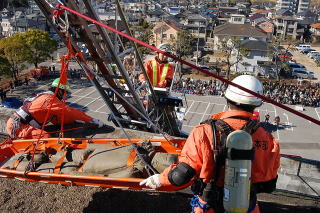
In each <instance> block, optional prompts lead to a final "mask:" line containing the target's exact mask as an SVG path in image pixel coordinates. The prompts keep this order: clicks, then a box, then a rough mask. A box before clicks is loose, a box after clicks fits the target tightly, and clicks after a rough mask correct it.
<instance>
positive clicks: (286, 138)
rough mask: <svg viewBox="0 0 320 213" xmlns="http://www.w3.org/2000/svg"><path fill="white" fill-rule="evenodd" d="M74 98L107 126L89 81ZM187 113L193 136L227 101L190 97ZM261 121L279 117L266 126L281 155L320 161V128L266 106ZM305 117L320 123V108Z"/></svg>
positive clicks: (40, 86)
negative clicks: (272, 123) (277, 124)
mask: <svg viewBox="0 0 320 213" xmlns="http://www.w3.org/2000/svg"><path fill="white" fill-rule="evenodd" d="M50 83H51V80H47V81H39V82H32V83H31V86H29V87H26V86H22V87H21V88H20V89H19V88H18V89H16V90H15V92H14V94H12V95H16V96H19V97H21V98H25V97H26V96H28V95H30V94H31V93H34V92H40V91H43V90H46V89H47V88H48V86H49V85H50ZM71 90H72V93H71V96H70V97H69V98H68V100H67V101H68V104H69V105H71V106H73V107H75V108H78V109H81V110H83V111H85V112H86V113H88V114H89V115H90V116H92V117H95V118H98V119H101V120H103V121H104V122H108V115H109V110H108V108H107V106H106V105H105V104H104V102H103V100H102V99H101V98H100V96H99V94H98V92H97V91H96V90H95V88H94V87H93V86H91V85H90V83H88V81H87V80H77V81H73V82H72V83H71ZM186 107H187V110H186V114H185V120H184V122H183V130H184V131H186V132H190V131H191V130H192V128H193V127H194V126H195V125H198V124H199V123H200V122H201V121H203V120H206V119H207V118H208V117H209V116H210V115H211V114H213V113H217V112H221V111H225V110H227V106H226V102H225V100H224V98H222V97H219V96H196V95H187V104H186ZM257 111H258V112H259V114H260V120H261V121H264V117H265V114H267V113H269V115H270V121H272V120H273V119H274V117H275V116H277V115H279V116H280V120H281V122H280V123H281V124H280V126H279V127H278V128H277V127H276V126H274V125H271V124H266V123H263V125H264V126H265V127H266V128H267V129H268V130H270V132H272V134H273V135H274V137H275V138H277V139H278V140H279V141H280V142H281V149H282V153H286V154H293V155H301V156H303V157H306V158H310V159H317V160H320V155H319V154H318V153H319V151H320V140H319V138H320V127H319V126H318V125H316V124H313V123H311V122H309V121H307V120H305V119H303V118H300V117H298V116H296V115H294V114H292V113H289V112H287V111H284V110H283V109H281V108H278V107H276V106H273V105H271V104H269V103H264V104H263V105H262V106H261V107H260V108H258V109H257ZM304 113H305V114H307V115H309V116H311V117H313V118H315V119H318V120H320V108H311V107H310V108H309V107H306V110H305V111H304Z"/></svg>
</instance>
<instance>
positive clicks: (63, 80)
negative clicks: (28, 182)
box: [25, 39, 75, 173]
mask: <svg viewBox="0 0 320 213" xmlns="http://www.w3.org/2000/svg"><path fill="white" fill-rule="evenodd" d="M74 55H75V53H74V51H73V49H72V45H71V40H70V39H68V54H67V55H66V56H62V58H61V71H60V81H59V83H58V86H57V87H56V89H55V91H54V96H55V97H57V94H58V91H59V87H60V85H61V84H63V85H65V87H66V86H67V78H68V74H67V72H68V66H69V59H70V58H71V57H74ZM53 100H54V98H52V99H51V100H50V105H49V108H48V110H47V113H46V116H45V119H44V122H43V124H42V127H41V132H40V133H39V137H38V140H37V142H36V143H35V144H34V146H33V150H32V152H31V153H32V157H31V160H30V161H29V164H28V166H27V168H26V171H25V173H27V170H30V167H31V166H32V163H33V162H34V156H35V153H36V150H37V146H38V144H39V142H40V139H41V138H42V135H43V132H44V127H45V125H46V124H47V122H48V119H49V116H50V112H51V109H52V105H53V102H54V101H53ZM63 102H64V103H65V102H66V90H64V94H63ZM64 111H65V110H64V109H62V111H61V113H62V116H61V127H60V130H59V133H62V132H63V122H64V114H65V113H64Z"/></svg>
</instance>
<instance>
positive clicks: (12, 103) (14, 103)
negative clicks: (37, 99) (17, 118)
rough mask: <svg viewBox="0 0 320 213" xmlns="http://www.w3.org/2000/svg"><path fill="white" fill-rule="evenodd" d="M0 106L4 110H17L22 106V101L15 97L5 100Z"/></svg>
mask: <svg viewBox="0 0 320 213" xmlns="http://www.w3.org/2000/svg"><path fill="white" fill-rule="evenodd" d="M2 106H3V107H6V108H13V109H18V108H19V107H21V106H22V101H20V100H19V99H18V98H15V97H10V98H5V99H4V100H3V102H2Z"/></svg>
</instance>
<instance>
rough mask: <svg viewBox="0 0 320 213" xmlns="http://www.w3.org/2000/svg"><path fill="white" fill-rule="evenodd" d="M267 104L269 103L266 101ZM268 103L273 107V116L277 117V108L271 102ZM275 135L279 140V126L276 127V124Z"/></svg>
mask: <svg viewBox="0 0 320 213" xmlns="http://www.w3.org/2000/svg"><path fill="white" fill-rule="evenodd" d="M268 104H269V103H268ZM270 105H271V106H272V107H273V110H274V117H277V109H276V107H275V106H274V105H273V104H270ZM277 137H278V138H276V139H277V140H279V141H280V134H279V128H278V126H277Z"/></svg>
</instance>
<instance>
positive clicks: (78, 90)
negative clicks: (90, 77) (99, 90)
mask: <svg viewBox="0 0 320 213" xmlns="http://www.w3.org/2000/svg"><path fill="white" fill-rule="evenodd" d="M83 89H84V88H81V89H77V90H76V91H75V92H73V93H72V95H74V94H76V93H78V92H80V91H81V90H83Z"/></svg>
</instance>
